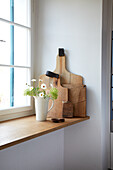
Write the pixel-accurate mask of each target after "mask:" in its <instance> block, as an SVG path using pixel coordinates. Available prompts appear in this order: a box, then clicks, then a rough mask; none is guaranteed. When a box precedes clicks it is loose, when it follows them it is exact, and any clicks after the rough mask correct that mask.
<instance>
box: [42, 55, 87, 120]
mask: <svg viewBox="0 0 113 170" xmlns="http://www.w3.org/2000/svg"><path fill="white" fill-rule="evenodd" d="M54 72H55V73H57V74H59V75H60V81H61V85H63V87H67V88H69V94H68V95H69V101H71V102H72V103H73V105H74V113H73V114H74V117H86V86H84V85H83V77H82V76H80V75H76V74H73V73H71V72H69V71H67V69H66V57H65V56H57V59H56V69H55V70H54ZM40 79H42V80H43V81H44V82H45V83H46V84H47V87H49V86H50V84H51V83H53V79H52V78H49V77H47V76H45V75H41V76H40ZM80 99H82V100H80ZM55 102H56V101H55ZM56 112H57V110H56Z"/></svg>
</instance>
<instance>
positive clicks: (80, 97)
mask: <svg viewBox="0 0 113 170" xmlns="http://www.w3.org/2000/svg"><path fill="white" fill-rule="evenodd" d="M62 86H63V87H66V88H68V91H69V96H68V99H69V101H70V102H71V103H73V116H74V117H86V86H85V85H78V86H76V85H72V84H62Z"/></svg>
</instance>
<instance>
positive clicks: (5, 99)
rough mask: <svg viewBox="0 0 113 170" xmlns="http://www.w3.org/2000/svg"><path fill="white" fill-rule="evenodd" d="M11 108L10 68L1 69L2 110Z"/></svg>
mask: <svg viewBox="0 0 113 170" xmlns="http://www.w3.org/2000/svg"><path fill="white" fill-rule="evenodd" d="M9 107H10V68H6V67H0V109H3V108H9Z"/></svg>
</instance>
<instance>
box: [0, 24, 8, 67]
mask: <svg viewBox="0 0 113 170" xmlns="http://www.w3.org/2000/svg"><path fill="white" fill-rule="evenodd" d="M0 64H10V25H9V24H6V23H4V22H2V21H0Z"/></svg>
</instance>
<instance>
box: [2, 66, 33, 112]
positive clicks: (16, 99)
mask: <svg viewBox="0 0 113 170" xmlns="http://www.w3.org/2000/svg"><path fill="white" fill-rule="evenodd" d="M13 69H14V73H13V72H12V70H13ZM12 73H13V74H12ZM29 75H30V70H29V69H23V68H22V69H20V68H7V67H0V80H1V81H0V109H7V108H10V107H13V106H14V107H20V106H30V103H31V98H30V97H26V96H24V95H23V94H24V90H25V88H26V83H28V84H29V82H30V80H29ZM13 78H14V79H13ZM12 80H14V81H12ZM12 103H13V105H12Z"/></svg>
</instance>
